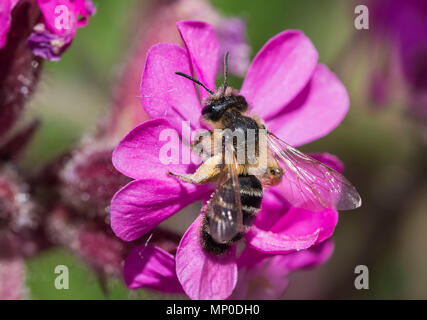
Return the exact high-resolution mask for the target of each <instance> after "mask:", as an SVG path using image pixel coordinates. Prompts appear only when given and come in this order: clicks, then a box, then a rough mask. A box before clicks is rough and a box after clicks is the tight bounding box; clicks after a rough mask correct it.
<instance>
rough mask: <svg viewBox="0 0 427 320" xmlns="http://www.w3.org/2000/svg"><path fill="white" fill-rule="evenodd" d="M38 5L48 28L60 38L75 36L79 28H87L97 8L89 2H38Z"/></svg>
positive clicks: (45, 0) (80, 0)
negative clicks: (88, 20) (90, 17)
mask: <svg viewBox="0 0 427 320" xmlns="http://www.w3.org/2000/svg"><path fill="white" fill-rule="evenodd" d="M37 3H38V5H39V7H40V9H41V11H42V13H43V17H44V22H45V23H46V25H47V28H48V29H49V30H50V31H51V32H53V33H54V34H56V35H60V36H62V35H64V34H70V35H74V34H75V33H76V30H77V27H83V26H85V25H86V24H87V19H88V18H89V16H91V15H93V14H95V6H94V5H93V3H92V2H91V1H89V0H76V1H71V0H37ZM80 18H81V19H80ZM67 19H68V20H67Z"/></svg>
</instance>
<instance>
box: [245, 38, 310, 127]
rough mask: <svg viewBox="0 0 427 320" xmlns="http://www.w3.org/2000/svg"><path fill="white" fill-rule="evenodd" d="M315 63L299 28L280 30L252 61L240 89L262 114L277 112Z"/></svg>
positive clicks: (302, 86) (270, 114)
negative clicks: (297, 29)
mask: <svg viewBox="0 0 427 320" xmlns="http://www.w3.org/2000/svg"><path fill="white" fill-rule="evenodd" d="M316 64H317V51H316V49H315V48H314V46H313V44H312V43H311V41H310V39H308V38H307V37H306V36H305V35H304V34H303V33H302V32H300V31H296V30H288V31H284V32H282V33H280V34H278V35H276V36H275V37H274V38H272V39H270V40H269V41H268V42H267V44H265V45H264V47H263V48H262V49H261V51H260V52H259V53H258V54H257V55H256V57H255V59H254V61H253V62H252V64H251V66H250V68H249V71H248V74H247V76H246V79H245V81H244V83H243V86H242V89H241V91H240V93H241V94H242V95H243V96H244V97H245V98H246V100H247V101H248V103H249V105H250V106H251V107H252V111H253V112H254V113H257V114H259V115H260V116H261V117H262V118H264V119H265V118H266V117H268V116H273V115H275V114H277V113H279V112H280V111H281V110H282V109H283V108H284V107H285V106H286V105H287V104H288V103H289V102H290V101H292V99H293V98H295V97H296V96H297V94H299V93H300V91H301V90H302V89H303V88H304V87H305V86H306V85H307V83H308V82H309V80H310V79H311V77H312V74H313V72H314V69H315V67H316Z"/></svg>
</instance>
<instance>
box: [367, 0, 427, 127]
mask: <svg viewBox="0 0 427 320" xmlns="http://www.w3.org/2000/svg"><path fill="white" fill-rule="evenodd" d="M369 9H370V13H371V19H370V21H371V30H372V35H373V36H372V40H373V41H374V44H373V47H374V53H375V55H374V57H375V56H376V57H377V58H375V59H374V60H373V66H372V69H373V73H372V75H371V96H372V98H373V100H374V101H375V102H376V103H377V104H379V105H381V104H384V103H385V102H387V100H388V99H389V96H390V95H392V94H393V93H394V92H399V90H397V89H399V88H402V87H403V91H404V96H406V98H405V101H406V103H407V105H408V106H409V107H410V108H411V109H410V110H411V112H412V113H413V114H414V115H415V116H416V117H417V118H418V120H419V121H420V122H421V123H423V124H424V125H427V104H426V101H427V98H426V96H427V62H426V61H427V37H426V36H425V32H426V31H425V30H427V2H426V1H425V0H408V1H398V0H372V1H371V4H370V6H369ZM396 79H398V80H397V81H396ZM400 91H402V90H400Z"/></svg>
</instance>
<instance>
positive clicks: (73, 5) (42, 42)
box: [0, 0, 96, 61]
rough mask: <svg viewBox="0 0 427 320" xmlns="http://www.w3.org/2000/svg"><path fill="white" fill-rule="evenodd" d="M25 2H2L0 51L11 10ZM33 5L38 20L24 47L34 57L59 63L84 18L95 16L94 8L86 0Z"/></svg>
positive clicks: (46, 1) (43, 1) (52, 0)
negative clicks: (30, 51) (39, 11)
mask: <svg viewBox="0 0 427 320" xmlns="http://www.w3.org/2000/svg"><path fill="white" fill-rule="evenodd" d="M25 1H26V0H21V1H19V0H4V1H2V3H1V4H0V50H1V49H2V48H3V47H4V46H5V45H6V42H7V36H8V32H9V29H10V26H11V23H12V18H11V15H12V11H13V9H14V7H15V6H16V5H17V4H18V2H25ZM37 4H38V6H39V8H40V10H41V14H42V19H41V21H40V22H39V23H37V24H36V25H35V26H34V29H33V32H32V33H31V35H30V36H29V37H28V46H29V48H30V49H31V50H32V51H33V53H34V54H35V55H36V56H39V57H42V58H44V59H48V60H54V61H55V60H59V59H60V58H61V55H62V53H64V51H65V50H66V49H67V48H68V47H69V46H70V44H71V42H72V40H73V38H74V35H75V34H76V31H77V28H78V27H83V26H85V25H86V24H87V22H88V18H89V17H90V16H92V15H94V14H95V11H96V9H95V6H94V5H93V3H92V2H91V1H90V0H75V1H71V0H37Z"/></svg>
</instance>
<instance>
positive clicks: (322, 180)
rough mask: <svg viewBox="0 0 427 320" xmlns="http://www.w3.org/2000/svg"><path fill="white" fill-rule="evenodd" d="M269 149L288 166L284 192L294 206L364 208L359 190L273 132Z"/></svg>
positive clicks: (313, 208) (285, 173)
mask: <svg viewBox="0 0 427 320" xmlns="http://www.w3.org/2000/svg"><path fill="white" fill-rule="evenodd" d="M268 146H269V148H270V149H271V151H273V153H274V154H275V155H276V156H277V158H278V159H279V161H280V162H281V164H282V165H284V168H283V169H284V174H283V177H282V183H281V184H280V188H281V190H280V192H281V193H282V194H283V196H284V197H285V198H286V200H288V201H289V202H290V203H291V204H293V205H294V206H297V207H301V208H304V209H308V210H312V211H321V210H323V209H324V208H331V209H337V210H351V209H355V208H358V207H360V206H361V204H362V200H361V198H360V195H359V193H358V192H357V190H356V188H355V187H353V186H352V184H351V183H350V182H349V181H348V180H347V179H346V178H345V177H344V176H343V175H341V174H340V173H338V172H336V171H335V170H333V169H331V168H329V167H327V166H325V165H324V164H322V163H320V162H319V161H317V160H315V159H313V158H311V157H310V156H308V155H306V154H304V153H302V152H300V151H298V150H297V149H295V148H293V147H291V146H290V145H288V144H287V143H286V142H284V141H282V140H280V139H279V138H278V137H276V136H275V135H274V134H272V133H270V132H269V133H268Z"/></svg>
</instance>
